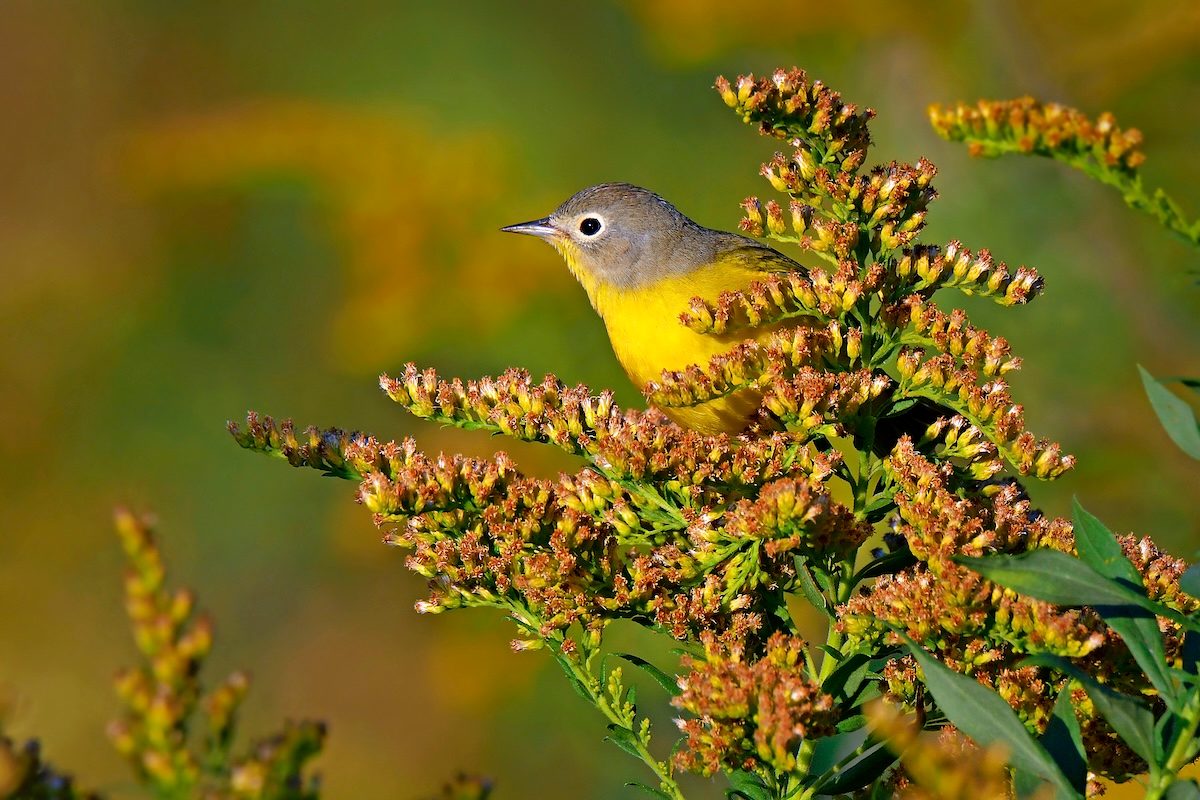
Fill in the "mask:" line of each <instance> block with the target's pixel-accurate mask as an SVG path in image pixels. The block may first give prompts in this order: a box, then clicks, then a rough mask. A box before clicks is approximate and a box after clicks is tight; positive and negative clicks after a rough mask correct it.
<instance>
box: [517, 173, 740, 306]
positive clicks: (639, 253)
mask: <svg viewBox="0 0 1200 800" xmlns="http://www.w3.org/2000/svg"><path fill="white" fill-rule="evenodd" d="M501 230H504V231H508V232H510V233H525V234H529V235H531V236H537V237H539V238H541V239H545V240H546V241H547V242H549V243H550V244H552V245H554V246H555V248H557V249H558V251H559V252H560V253H562V255H563V258H565V259H566V261H567V266H569V267H570V268H571V272H573V273H574V274H575V277H576V278H578V279H579V281H580V282H581V283H582V284H583V285H584V287H585V288H587V289H588V292H589V293H591V292H592V291H593V290H594V289H595V287H596V286H598V285H605V286H611V287H616V288H621V289H628V288H633V287H637V286H642V285H645V284H648V283H653V282H655V281H657V280H661V279H662V278H665V277H668V276H670V275H677V274H685V273H687V272H690V271H692V270H694V269H695V268H697V267H699V266H702V265H704V264H706V263H710V262H711V260H712V257H713V255H714V254H715V252H716V251H717V250H718V249H719V247H720V245H721V244H722V243H723V242H725V241H726V240H727V239H729V238H730V237H731V236H732V235H731V234H725V233H719V232H717V231H711V230H709V229H707V228H702V227H700V226H699V225H697V224H696V223H694V222H692V221H691V220H690V219H688V218H687V217H685V216H684V215H683V214H681V213H679V210H678V209H676V208H675V206H673V205H671V204H670V203H668V202H667V201H666V200H664V199H662V198H661V197H659V196H658V195H656V194H655V193H654V192H651V191H648V190H646V189H642V188H640V187H638V186H633V185H632V184H628V183H602V184H600V185H598V186H590V187H588V188H587V189H584V190H583V191H581V192H577V193H576V194H575V195H573V196H572V197H571V198H570V199H569V200H567V201H566V202H565V203H563V204H562V205H561V206H559V207H558V208H557V209H555V210H554V212H553V213H551V214H550V216H548V217H543V218H542V219H537V220H533V221H532V222H523V223H520V224H518V225H509V226H508V227H506V228H501ZM736 238H741V237H736Z"/></svg>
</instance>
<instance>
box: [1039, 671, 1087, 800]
mask: <svg viewBox="0 0 1200 800" xmlns="http://www.w3.org/2000/svg"><path fill="white" fill-rule="evenodd" d="M1038 741H1039V742H1040V743H1041V745H1042V747H1044V748H1046V752H1047V753H1049V754H1050V757H1051V758H1053V759H1054V763H1055V764H1058V768H1059V769H1061V770H1062V771H1063V774H1064V775H1066V776H1067V780H1069V781H1070V782H1071V786H1072V787H1074V788H1075V791H1077V792H1079V793H1080V794H1083V793H1084V791H1085V790H1086V788H1087V772H1088V770H1087V753H1086V751H1085V750H1084V749H1083V736H1082V734H1081V733H1080V731H1079V720H1078V719H1077V718H1076V717H1075V707H1074V706H1073V705H1072V704H1071V692H1070V691H1069V690H1068V688H1067V687H1063V690H1062V691H1061V692H1059V693H1058V700H1057V701H1055V703H1054V712H1053V714H1052V715H1051V716H1050V723H1049V724H1048V725H1047V726H1046V730H1045V732H1044V733H1042V735H1041V737H1040V738H1039V739H1038Z"/></svg>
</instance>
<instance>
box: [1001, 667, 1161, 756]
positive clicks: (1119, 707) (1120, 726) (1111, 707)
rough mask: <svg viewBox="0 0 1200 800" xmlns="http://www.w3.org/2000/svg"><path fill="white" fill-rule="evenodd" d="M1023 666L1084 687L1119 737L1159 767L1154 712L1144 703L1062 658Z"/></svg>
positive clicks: (1097, 709) (1101, 714) (1134, 750)
mask: <svg viewBox="0 0 1200 800" xmlns="http://www.w3.org/2000/svg"><path fill="white" fill-rule="evenodd" d="M1021 663H1022V664H1034V665H1037V666H1042V667H1050V668H1051V669H1054V670H1057V671H1058V672H1061V673H1062V674H1063V675H1069V676H1070V677H1072V678H1074V679H1075V680H1077V681H1079V684H1080V685H1081V686H1083V689H1084V691H1086V692H1087V693H1088V697H1090V698H1091V699H1092V704H1093V705H1094V706H1096V711H1098V712H1099V713H1100V716H1102V717H1104V719H1105V720H1106V721H1107V722H1108V724H1109V725H1111V726H1112V729H1113V730H1114V731H1116V732H1117V735H1118V736H1120V737H1121V739H1122V740H1123V741H1124V742H1125V744H1127V745H1129V748H1130V749H1131V750H1133V752H1135V753H1137V754H1138V755H1139V756H1141V757H1142V758H1143V759H1145V761H1146V763H1147V764H1151V765H1153V764H1157V763H1158V761H1159V748H1158V746H1157V741H1158V739H1157V737H1156V736H1155V735H1154V712H1152V711H1151V710H1150V706H1149V705H1147V704H1146V703H1145V702H1144V701H1143V700H1141V699H1140V698H1137V697H1133V696H1131V695H1127V694H1122V693H1121V692H1118V691H1116V690H1114V689H1110V688H1109V687H1107V686H1105V685H1104V684H1102V683H1099V682H1097V681H1096V679H1095V678H1093V677H1092V676H1091V675H1089V674H1087V673H1086V672H1084V671H1083V670H1081V669H1080V668H1079V667H1077V666H1075V665H1074V664H1072V663H1071V662H1070V661H1068V660H1067V659H1065V658H1062V657H1060V656H1052V655H1049V654H1041V655H1036V656H1030V657H1029V658H1026V659H1024V660H1023V661H1022V662H1021Z"/></svg>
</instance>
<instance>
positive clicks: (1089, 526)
mask: <svg viewBox="0 0 1200 800" xmlns="http://www.w3.org/2000/svg"><path fill="white" fill-rule="evenodd" d="M1074 517H1075V547H1076V549H1077V550H1078V551H1079V557H1080V559H1081V560H1083V562H1084V563H1086V564H1087V565H1088V566H1090V567H1091V568H1092V569H1094V570H1096V572H1098V573H1100V574H1101V575H1103V576H1104V577H1106V578H1109V579H1111V580H1114V581H1117V582H1118V583H1120V584H1123V585H1125V586H1127V587H1128V588H1130V589H1132V590H1134V591H1136V592H1137V593H1138V594H1141V595H1144V594H1145V592H1146V590H1145V586H1144V585H1143V583H1142V576H1141V573H1139V572H1138V571H1137V568H1136V567H1135V566H1133V564H1132V563H1131V562H1130V561H1129V559H1128V558H1126V557H1125V553H1124V551H1123V550H1122V549H1121V544H1120V542H1118V541H1117V537H1115V536H1113V534H1112V531H1110V530H1109V529H1108V528H1107V527H1106V526H1105V525H1104V523H1103V522H1101V521H1100V520H1099V519H1097V518H1096V517H1095V516H1093V515H1092V514H1090V513H1088V511H1087V510H1086V509H1084V507H1083V506H1081V505H1080V504H1079V500H1075V513H1074ZM1096 611H1098V612H1099V614H1100V616H1101V617H1103V618H1104V621H1105V622H1106V623H1108V626H1109V627H1110V628H1112V629H1113V630H1114V631H1116V632H1117V634H1118V635H1119V636H1120V637H1121V640H1122V641H1123V642H1124V643H1125V646H1126V647H1128V648H1129V652H1130V653H1131V654H1132V655H1133V658H1134V660H1135V661H1137V664H1138V666H1139V667H1141V668H1142V672H1144V673H1146V677H1147V678H1149V679H1150V683H1151V684H1152V685H1153V686H1154V688H1155V689H1157V690H1158V693H1159V694H1160V695H1162V697H1163V699H1164V700H1165V701H1166V702H1167V703H1168V705H1170V706H1171V707H1172V708H1176V707H1177V705H1178V704H1177V702H1176V694H1177V691H1176V687H1175V682H1174V681H1173V680H1171V676H1170V673H1169V672H1168V665H1167V653H1166V649H1165V648H1164V646H1163V638H1162V631H1160V630H1159V629H1158V619H1157V618H1156V617H1155V616H1154V614H1152V613H1151V612H1149V611H1147V610H1146V609H1144V608H1142V607H1140V606H1137V605H1133V604H1122V605H1117V606H1109V605H1102V606H1097V607H1096Z"/></svg>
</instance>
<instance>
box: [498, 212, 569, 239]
mask: <svg viewBox="0 0 1200 800" xmlns="http://www.w3.org/2000/svg"><path fill="white" fill-rule="evenodd" d="M500 230H502V231H504V232H505V233H524V234H527V235H529V236H536V237H538V238H539V239H546V238H549V237H550V236H553V235H554V234H556V233H558V229H557V228H555V227H554V226H553V225H551V224H550V218H549V217H542V218H541V219H535V220H533V221H532V222H518V223H517V224H516V225H506V226H505V227H503V228H501V229H500Z"/></svg>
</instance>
